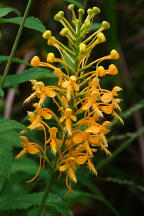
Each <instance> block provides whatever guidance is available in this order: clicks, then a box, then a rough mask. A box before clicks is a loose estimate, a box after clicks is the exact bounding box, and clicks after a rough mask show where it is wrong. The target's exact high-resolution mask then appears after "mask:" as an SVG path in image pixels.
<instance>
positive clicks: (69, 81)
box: [17, 4, 123, 191]
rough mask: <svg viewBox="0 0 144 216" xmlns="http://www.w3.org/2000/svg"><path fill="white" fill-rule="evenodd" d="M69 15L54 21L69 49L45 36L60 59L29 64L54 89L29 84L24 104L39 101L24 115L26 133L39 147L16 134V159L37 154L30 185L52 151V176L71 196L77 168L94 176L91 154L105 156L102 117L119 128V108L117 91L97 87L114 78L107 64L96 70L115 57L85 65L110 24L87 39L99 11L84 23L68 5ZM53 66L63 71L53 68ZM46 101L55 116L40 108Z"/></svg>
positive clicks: (105, 127)
mask: <svg viewBox="0 0 144 216" xmlns="http://www.w3.org/2000/svg"><path fill="white" fill-rule="evenodd" d="M68 10H70V11H71V12H72V21H71V22H69V21H68V20H67V19H66V18H65V16H64V12H63V11H59V12H58V13H57V14H56V15H55V17H54V19H55V20H56V21H58V22H60V23H61V24H62V25H63V28H62V30H61V31H60V35H61V36H62V37H66V38H67V40H68V46H66V45H64V44H63V43H61V42H60V41H59V40H58V39H56V37H55V36H53V35H52V32H51V31H50V30H47V31H45V32H44V33H43V38H44V39H46V40H47V43H48V45H49V46H54V47H56V48H57V49H58V51H59V53H60V55H61V58H57V57H55V55H54V53H48V54H47V61H46V62H42V61H41V60H40V59H39V57H38V56H34V57H33V58H32V60H31V65H32V66H34V67H48V68H49V69H51V70H52V71H53V73H54V74H55V75H56V77H57V85H56V86H47V85H45V84H44V82H41V81H36V80H30V82H31V83H32V86H33V87H32V89H33V93H32V94H31V95H30V96H29V97H28V98H27V99H26V100H25V102H29V101H31V100H32V99H34V98H38V102H37V103H34V104H33V107H34V111H33V112H28V116H29V122H30V124H29V126H28V129H29V130H38V131H42V132H43V134H44V136H43V137H44V138H43V145H40V144H38V143H35V142H31V141H29V139H28V137H27V136H26V135H23V133H26V131H25V132H23V133H22V134H21V139H22V144H23V150H22V151H20V153H19V154H18V155H17V158H20V157H21V156H23V155H24V154H26V153H29V154H39V158H40V166H39V169H38V172H37V173H36V175H35V176H34V177H33V178H32V179H31V180H30V181H29V182H31V181H33V180H34V179H35V178H36V177H37V176H38V174H39V171H40V169H41V167H43V166H44V162H45V161H46V162H48V163H49V164H51V160H52V159H51V158H52V157H49V156H48V153H47V152H49V151H51V154H52V155H53V156H54V157H55V158H56V170H58V171H59V172H60V173H66V186H67V188H68V190H69V191H72V189H71V184H72V182H75V183H76V182H77V177H76V169H77V168H78V167H79V166H80V165H82V164H87V166H88V168H89V170H90V171H92V173H94V174H97V171H96V168H95V166H94V163H93V159H94V157H95V155H96V151H98V150H99V149H101V150H103V151H104V152H105V153H106V154H107V155H110V151H109V150H108V143H107V138H106V134H107V133H109V132H110V126H111V124H112V123H111V121H107V120H106V118H107V116H108V115H109V116H112V117H114V118H117V119H118V120H120V121H121V122H123V120H122V119H121V117H120V116H119V114H118V113H119V111H121V108H120V106H119V102H120V99H118V98H117V94H118V91H120V90H121V88H120V87H119V86H115V87H114V88H113V89H112V91H109V90H106V89H103V88H102V87H101V85H100V81H101V78H102V77H103V76H107V75H116V74H117V73H118V70H117V67H116V66H115V65H114V64H110V65H109V67H108V68H107V69H105V68H104V67H103V66H102V65H101V63H102V62H103V61H105V60H109V59H118V58H119V54H118V52H117V51H116V50H112V51H111V52H110V54H109V55H107V56H104V57H101V58H98V59H96V60H93V61H92V62H90V56H91V52H92V50H93V49H94V48H95V46H96V45H98V44H100V43H103V42H105V41H106V38H105V35H104V33H103V31H105V30H106V29H108V28H109V27H110V24H109V23H108V22H106V21H103V22H102V24H101V27H100V28H99V29H98V30H97V31H95V32H94V33H93V34H91V35H90V36H87V33H88V32H89V31H90V27H91V24H92V22H93V18H94V17H95V15H96V14H98V13H99V12H100V9H99V8H97V7H93V8H92V9H88V10H87V16H86V18H85V19H84V10H83V9H79V10H78V16H76V14H75V11H74V5H73V4H71V5H69V6H68ZM83 20H84V21H83ZM55 63H56V65H61V66H62V67H60V68H59V67H57V66H55ZM57 63H58V64H57ZM47 98H51V100H52V101H53V103H54V104H55V105H56V106H57V109H58V111H57V112H54V111H53V110H52V109H50V108H48V107H45V106H44V102H45V100H46V99H47ZM109 119H110V118H109ZM50 120H53V121H54V122H55V127H50V125H49V121H50Z"/></svg>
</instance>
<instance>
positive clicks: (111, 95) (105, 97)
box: [101, 86, 122, 103]
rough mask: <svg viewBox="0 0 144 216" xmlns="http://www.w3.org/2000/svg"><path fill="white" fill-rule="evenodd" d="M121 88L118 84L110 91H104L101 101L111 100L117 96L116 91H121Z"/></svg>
mask: <svg viewBox="0 0 144 216" xmlns="http://www.w3.org/2000/svg"><path fill="white" fill-rule="evenodd" d="M121 90H122V88H120V87H119V86H115V87H114V88H113V89H112V91H111V92H109V93H104V94H103V95H102V97H101V101H102V102H104V103H108V102H110V101H112V99H113V98H114V97H115V96H117V92H118V91H121Z"/></svg>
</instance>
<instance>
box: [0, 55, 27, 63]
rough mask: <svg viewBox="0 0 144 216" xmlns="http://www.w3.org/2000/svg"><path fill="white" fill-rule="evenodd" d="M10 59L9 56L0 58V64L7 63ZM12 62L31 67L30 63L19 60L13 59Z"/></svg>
mask: <svg viewBox="0 0 144 216" xmlns="http://www.w3.org/2000/svg"><path fill="white" fill-rule="evenodd" d="M8 59H9V56H0V63H3V62H6V61H7V60H8ZM12 62H15V63H19V64H24V65H30V64H29V63H27V62H25V61H23V60H21V59H19V58H12Z"/></svg>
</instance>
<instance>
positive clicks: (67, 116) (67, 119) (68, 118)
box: [60, 108, 77, 135]
mask: <svg viewBox="0 0 144 216" xmlns="http://www.w3.org/2000/svg"><path fill="white" fill-rule="evenodd" d="M76 120H77V117H76V116H74V115H72V109H70V108H67V109H66V110H65V111H64V115H63V116H62V117H61V118H60V122H63V121H65V127H66V130H67V131H68V134H69V135H72V121H76Z"/></svg>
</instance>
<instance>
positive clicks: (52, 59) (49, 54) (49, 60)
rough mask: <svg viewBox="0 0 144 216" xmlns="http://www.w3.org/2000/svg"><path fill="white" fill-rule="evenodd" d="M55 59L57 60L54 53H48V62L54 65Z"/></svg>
mask: <svg viewBox="0 0 144 216" xmlns="http://www.w3.org/2000/svg"><path fill="white" fill-rule="evenodd" d="M54 59H55V55H54V53H48V55H47V62H50V63H52V62H54Z"/></svg>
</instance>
